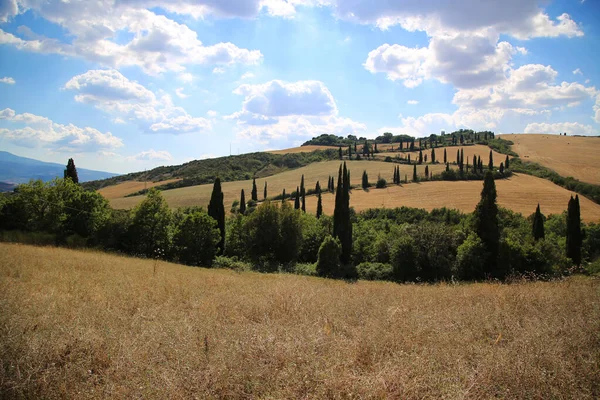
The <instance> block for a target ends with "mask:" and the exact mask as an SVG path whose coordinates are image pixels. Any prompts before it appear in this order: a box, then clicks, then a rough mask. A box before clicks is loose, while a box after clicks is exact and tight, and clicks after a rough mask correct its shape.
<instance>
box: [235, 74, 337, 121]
mask: <svg viewBox="0 0 600 400" xmlns="http://www.w3.org/2000/svg"><path fill="white" fill-rule="evenodd" d="M234 93H235V94H238V95H242V96H245V99H244V103H243V110H242V111H243V112H246V113H249V114H252V115H261V116H264V117H285V116H292V115H305V116H325V115H334V114H337V106H336V104H335V100H334V99H333V96H332V94H331V92H330V91H329V89H327V87H326V86H325V85H324V84H323V83H322V82H319V81H299V82H291V83H290V82H283V81H279V80H273V81H270V82H267V83H264V84H260V85H247V84H246V85H241V86H240V87H238V88H237V89H236V90H235V91H234Z"/></svg>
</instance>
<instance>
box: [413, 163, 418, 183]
mask: <svg viewBox="0 0 600 400" xmlns="http://www.w3.org/2000/svg"><path fill="white" fill-rule="evenodd" d="M412 180H413V182H416V181H418V180H419V178H418V177H417V165H416V164H415V165H413V178H412Z"/></svg>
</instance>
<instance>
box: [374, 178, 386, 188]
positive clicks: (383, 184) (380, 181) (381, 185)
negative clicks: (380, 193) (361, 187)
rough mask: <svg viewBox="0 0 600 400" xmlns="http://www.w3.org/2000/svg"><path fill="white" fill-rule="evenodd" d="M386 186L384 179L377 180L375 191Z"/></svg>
mask: <svg viewBox="0 0 600 400" xmlns="http://www.w3.org/2000/svg"><path fill="white" fill-rule="evenodd" d="M386 186H387V181H386V180H385V179H384V178H381V177H380V178H379V179H377V184H376V185H375V187H376V188H377V189H383V188H384V187H386Z"/></svg>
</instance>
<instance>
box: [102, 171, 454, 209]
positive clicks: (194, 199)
mask: <svg viewBox="0 0 600 400" xmlns="http://www.w3.org/2000/svg"><path fill="white" fill-rule="evenodd" d="M347 165H348V167H349V168H350V170H351V171H352V172H351V179H352V183H353V184H354V185H360V183H361V177H362V172H363V170H366V171H367V173H368V174H369V180H370V182H372V183H373V184H375V182H376V181H377V176H378V175H379V174H381V176H382V177H383V178H385V179H386V180H387V181H388V182H391V181H392V177H393V173H394V165H395V164H392V163H386V162H382V161H349V162H347ZM339 166H340V162H339V161H325V162H320V163H313V164H310V165H308V166H306V167H302V168H298V169H294V170H289V171H285V172H282V173H279V174H276V175H273V176H269V177H267V178H258V179H256V186H257V188H258V198H259V199H262V198H263V188H264V184H265V181H267V182H268V195H269V196H276V195H279V194H281V192H282V191H283V189H284V188H285V191H286V193H288V194H289V193H291V192H293V191H295V190H296V187H297V186H299V185H300V178H301V177H302V175H303V174H304V178H305V184H306V187H307V188H314V187H315V184H316V183H317V181H320V183H321V187H323V188H326V187H327V179H328V177H329V176H330V175H331V176H334V177H335V179H337V176H338V169H339ZM444 168H445V167H444V166H443V165H439V164H438V165H429V170H430V171H431V172H433V173H434V174H435V173H439V172H441V171H442V170H443V169H444ZM400 169H401V173H402V179H404V174H406V175H407V176H408V179H409V180H410V179H412V167H409V166H401V167H400ZM424 171H425V165H419V166H418V167H417V172H418V174H419V175H420V176H423V174H424ZM212 187H213V185H212V184H207V185H198V186H190V187H185V188H179V189H172V190H167V191H164V192H163V193H162V194H163V196H164V197H165V199H166V200H167V201H168V202H169V205H170V206H171V207H188V206H197V205H199V206H204V207H206V206H208V202H209V201H210V195H211V193H212ZM222 189H223V194H224V196H225V197H224V198H225V200H224V203H225V208H226V209H229V207H230V206H231V203H232V202H233V201H234V200H239V199H240V192H241V190H242V189H244V192H245V194H246V199H250V192H251V191H252V180H247V181H235V182H225V183H223V184H222ZM143 199H144V196H135V197H127V198H118V199H112V200H111V205H112V206H113V207H115V208H132V207H134V206H135V205H136V204H138V203H139V202H140V201H142V200H143Z"/></svg>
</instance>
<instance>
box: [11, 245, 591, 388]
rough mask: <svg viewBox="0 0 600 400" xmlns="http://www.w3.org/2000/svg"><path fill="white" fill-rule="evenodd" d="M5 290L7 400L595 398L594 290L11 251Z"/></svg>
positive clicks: (573, 283)
mask: <svg viewBox="0 0 600 400" xmlns="http://www.w3.org/2000/svg"><path fill="white" fill-rule="evenodd" d="M154 271H156V272H154ZM0 276H2V279H1V280H0V327H1V328H0V329H2V338H3V339H2V344H3V345H2V346H1V347H0V359H1V360H2V364H3V365H2V371H3V372H2V379H1V380H0V397H2V398H56V397H64V398H88V399H95V398H98V399H100V398H156V399H165V398H194V397H196V398H223V397H227V398H289V399H292V398H328V397H331V396H332V394H333V393H335V394H337V395H339V397H340V398H342V397H343V398H351V397H352V398H564V397H574V398H578V399H587V398H589V399H591V398H597V396H598V394H599V393H598V376H600V368H599V365H598V363H597V360H598V359H599V358H600V345H599V343H598V340H597V333H598V331H600V308H599V307H598V304H600V281H598V280H592V279H584V278H568V279H566V280H563V281H555V282H537V283H523V284H512V285H500V284H462V285H449V284H439V285H397V284H392V283H383V282H382V283H369V282H358V283H355V284H347V283H345V282H343V281H332V280H323V279H318V278H308V277H300V276H293V275H284V274H275V275H271V274H258V273H250V272H242V273H236V272H232V271H226V270H207V269H202V268H190V267H182V266H179V265H174V264H168V263H163V262H158V263H157V262H154V261H151V260H140V259H134V258H126V257H119V256H114V255H108V254H102V253H95V252H91V251H85V252H81V251H73V250H65V249H57V248H37V247H30V246H23V245H7V244H0ZM40 288H43V290H40Z"/></svg>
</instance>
